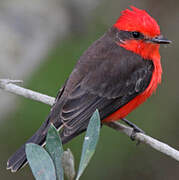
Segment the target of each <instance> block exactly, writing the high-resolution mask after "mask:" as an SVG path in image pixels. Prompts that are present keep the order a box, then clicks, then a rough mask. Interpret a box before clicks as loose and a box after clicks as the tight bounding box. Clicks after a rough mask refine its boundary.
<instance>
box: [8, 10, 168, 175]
mask: <svg viewBox="0 0 179 180" xmlns="http://www.w3.org/2000/svg"><path fill="white" fill-rule="evenodd" d="M169 43H171V41H170V40H168V39H166V38H164V37H163V36H162V34H161V32H160V27H159V25H158V23H157V22H156V20H155V19H154V18H153V17H152V16H150V15H149V14H148V13H147V11H146V10H142V9H138V8H136V7H134V6H131V7H130V8H128V9H125V10H123V11H122V12H121V15H120V17H119V18H118V19H117V21H116V22H115V23H114V24H113V25H112V27H110V28H109V29H108V30H107V32H105V33H104V35H102V36H101V37H100V38H99V39H97V40H96V41H95V42H93V43H92V44H91V46H90V47H89V48H88V49H87V50H86V51H85V52H84V53H83V54H82V56H81V57H80V58H79V60H78V62H77V64H76V65H75V67H74V69H73V71H72V72H71V74H70V75H69V77H68V79H67V80H66V81H65V83H64V85H63V86H62V88H61V89H60V91H59V92H58V94H57V97H56V100H55V103H54V105H53V106H52V108H51V110H50V113H49V115H48V117H47V118H46V120H45V121H44V123H43V124H42V125H41V127H40V128H39V129H38V130H37V132H36V133H35V134H34V135H33V136H32V137H31V138H30V139H29V140H28V141H27V142H26V143H30V142H31V143H35V144H39V145H44V144H45V140H46V135H47V131H48V128H49V126H50V124H51V123H52V124H53V125H54V126H55V127H56V128H57V129H61V127H62V129H61V131H60V137H61V140H62V143H63V144H65V143H67V142H69V141H70V140H72V139H73V138H74V137H76V136H78V135H79V134H81V133H82V132H84V131H85V130H86V129H87V126H88V123H89V120H90V117H91V116H92V114H93V112H94V111H95V110H96V109H98V110H99V114H100V118H101V124H103V123H106V122H112V121H117V120H119V119H122V118H125V117H126V116H127V115H128V114H129V113H130V112H131V111H133V110H134V109H136V108H137V107H138V106H139V105H141V104H142V103H143V102H144V101H145V100H146V99H148V98H149V97H150V96H151V95H152V93H153V92H155V91H156V88H157V86H158V85H159V84H160V83H161V77H162V66H161V61H160V59H161V58H160V53H159V47H160V44H169ZM26 143H25V144H26ZM25 144H24V145H22V146H21V147H20V148H19V149H18V150H17V151H16V152H15V153H14V154H13V155H12V156H11V157H10V158H9V159H8V162H7V169H11V171H12V172H16V171H17V170H19V169H20V168H21V167H23V166H24V165H25V164H26V163H27V158H26V154H25Z"/></svg>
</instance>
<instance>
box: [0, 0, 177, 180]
mask: <svg viewBox="0 0 179 180" xmlns="http://www.w3.org/2000/svg"><path fill="white" fill-rule="evenodd" d="M69 3H70V2H69ZM130 5H134V6H136V7H138V8H142V9H146V10H147V11H148V12H149V13H150V14H151V15H152V16H153V17H154V18H155V19H157V21H158V23H159V24H160V27H161V31H162V34H164V35H165V36H166V37H167V38H168V39H170V40H172V41H173V43H172V44H171V45H169V46H167V47H166V46H162V47H161V49H160V52H161V56H162V65H163V81H162V84H161V85H160V87H159V88H158V89H157V92H156V93H155V95H153V96H152V97H151V98H150V99H149V100H148V101H147V102H146V103H144V104H143V105H142V106H141V107H140V108H138V109H137V110H135V111H134V112H132V113H131V114H130V115H129V116H128V119H129V120H131V121H132V122H135V123H136V124H137V125H138V126H139V127H140V128H142V129H143V130H144V131H145V132H146V133H147V134H149V135H151V136H152V137H155V138H157V139H159V140H161V141H163V142H166V143H168V144H169V145H172V146H173V147H174V148H176V149H179V140H178V138H179V115H178V108H179V71H178V67H179V53H178V49H179V48H178V47H179V1H177V0H175V1H167V0H158V1H154V0H152V1H142V0H138V1H135V3H134V2H133V1H129V0H126V1H125V0H120V1H115V0H111V1H107V0H101V1H100V3H98V5H97V6H96V7H95V8H93V9H92V10H91V12H90V18H86V23H84V24H80V25H78V26H77V27H75V26H74V27H73V26H72V29H70V32H69V33H68V34H67V35H66V36H65V37H64V38H63V39H60V40H58V42H57V43H56V45H55V46H54V48H53V49H52V50H49V53H48V57H46V58H45V60H44V61H42V62H41V63H40V66H38V68H36V69H35V70H34V71H33V73H32V74H31V75H30V76H29V78H26V80H25V82H24V84H23V86H24V87H26V88H30V89H32V90H35V91H39V92H42V93H45V94H48V95H50V96H56V94H57V92H58V89H59V88H60V87H61V86H62V85H63V83H64V81H65V79H66V78H67V77H68V76H69V74H70V72H71V71H72V69H73V67H74V65H75V63H76V61H77V60H78V58H79V57H80V55H81V54H82V53H83V51H84V50H85V49H86V48H87V47H88V46H89V45H90V44H91V43H92V42H93V41H94V40H96V39H97V38H99V37H100V36H101V35H102V34H103V33H104V32H105V31H106V30H107V29H108V28H109V27H110V26H111V25H112V24H113V23H114V22H115V21H116V19H117V18H118V16H119V15H120V11H121V10H124V9H126V8H128V7H129V6H130ZM75 21H76V22H77V23H79V21H80V17H79V18H78V19H75ZM74 24H76V23H75V22H74ZM73 28H74V30H73ZM2 78H3V77H2ZM21 79H23V77H22V78H21ZM0 93H1V91H0ZM11 96H12V95H11ZM15 109H16V110H15V111H13V112H11V113H9V115H8V116H6V117H5V118H3V121H2V122H1V124H0V144H1V145H0V177H1V178H0V179H6V180H10V179H14V180H15V179H18V180H21V179H26V180H28V179H33V176H32V174H31V172H30V170H29V167H28V166H26V167H25V168H23V169H22V170H20V171H19V172H17V173H11V172H10V171H7V170H6V161H7V159H8V157H9V156H10V155H11V154H12V153H13V152H14V151H15V150H16V149H17V148H19V146H20V145H21V144H23V143H24V142H25V141H26V140H27V139H28V138H29V137H30V136H31V135H32V134H33V133H34V132H35V131H36V130H37V129H38V127H39V126H40V125H41V123H42V122H43V121H44V119H45V118H46V116H47V115H48V113H49V110H50V107H49V106H48V105H44V104H41V103H38V102H35V101H32V100H29V99H24V98H23V97H18V99H17V103H16V108H15ZM82 137H83V136H79V137H78V138H76V139H74V140H73V141H72V142H70V143H68V144H67V145H65V148H67V147H70V148H71V150H72V152H73V153H74V156H75V160H76V167H78V163H79V157H80V154H81V147H82ZM81 179H85V180H91V179H97V180H105V179H106V180H107V179H125V180H129V179H133V180H137V179H145V180H151V179H152V180H173V179H179V162H177V161H175V160H173V159H171V158H170V157H167V156H165V155H163V154H161V153H159V152H157V151H155V150H153V149H152V148H150V147H148V146H146V145H143V144H140V145H139V146H136V142H132V141H131V140H130V139H129V138H128V137H127V136H125V135H123V134H122V133H120V132H116V131H114V130H112V129H110V128H108V127H103V128H102V130H101V137H100V142H99V144H98V146H97V151H96V153H95V155H94V157H93V159H92V161H91V162H90V164H89V166H88V167H87V169H86V171H85V173H84V175H83V176H82V178H81Z"/></svg>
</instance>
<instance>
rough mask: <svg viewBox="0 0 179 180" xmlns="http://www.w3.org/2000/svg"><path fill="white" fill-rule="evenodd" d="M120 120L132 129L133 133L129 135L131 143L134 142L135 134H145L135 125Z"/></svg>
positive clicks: (125, 120)
mask: <svg viewBox="0 0 179 180" xmlns="http://www.w3.org/2000/svg"><path fill="white" fill-rule="evenodd" d="M121 120H122V121H123V122H125V123H126V124H127V125H129V126H130V127H131V128H133V132H132V134H131V136H130V138H131V139H132V140H133V141H134V140H135V134H136V133H143V134H145V132H144V131H143V130H142V129H140V128H139V127H138V126H137V125H135V124H134V123H132V122H130V121H128V120H127V119H126V118H121Z"/></svg>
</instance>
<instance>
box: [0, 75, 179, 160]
mask: <svg viewBox="0 0 179 180" xmlns="http://www.w3.org/2000/svg"><path fill="white" fill-rule="evenodd" d="M18 82H22V81H19V80H8V79H0V88H1V89H3V90H5V91H8V92H11V93H14V94H18V95H20V96H24V97H26V98H29V99H33V100H35V101H39V102H42V103H45V104H48V105H50V106H52V105H53V104H54V102H55V98H54V97H50V96H47V95H44V94H41V93H38V92H34V91H32V90H29V89H25V88H22V87H20V86H17V85H15V84H13V83H18ZM105 125H107V126H109V127H111V128H113V129H115V130H117V131H121V132H123V133H125V134H126V135H127V136H129V137H130V136H131V135H132V132H133V129H132V128H130V127H128V126H126V125H124V124H121V123H119V122H110V123H105ZM135 139H136V140H137V141H140V142H142V143H144V144H148V145H149V146H150V147H152V148H154V149H156V150H157V151H160V152H162V153H164V154H166V155H168V156H170V157H172V158H173V159H175V160H177V161H179V151H178V150H176V149H174V148H172V147H171V146H169V145H167V144H165V143H163V142H160V141H158V140H156V139H154V138H152V137H150V136H148V135H146V134H142V133H136V134H135Z"/></svg>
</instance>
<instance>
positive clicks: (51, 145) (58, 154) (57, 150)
mask: <svg viewBox="0 0 179 180" xmlns="http://www.w3.org/2000/svg"><path fill="white" fill-rule="evenodd" d="M45 148H46V150H47V151H48V153H49V154H50V156H51V158H52V160H53V162H54V164H55V169H56V176H57V180H63V179H64V173H63V168H62V154H63V146H62V142H61V139H60V137H59V135H58V131H57V129H56V128H55V127H54V126H53V124H51V125H50V127H49V129H48V134H47V138H46V146H45Z"/></svg>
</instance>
